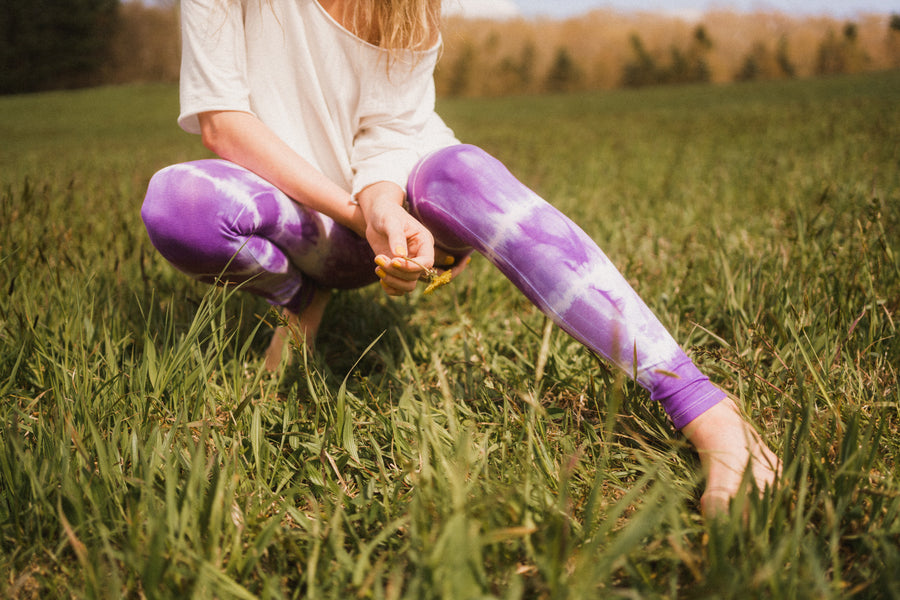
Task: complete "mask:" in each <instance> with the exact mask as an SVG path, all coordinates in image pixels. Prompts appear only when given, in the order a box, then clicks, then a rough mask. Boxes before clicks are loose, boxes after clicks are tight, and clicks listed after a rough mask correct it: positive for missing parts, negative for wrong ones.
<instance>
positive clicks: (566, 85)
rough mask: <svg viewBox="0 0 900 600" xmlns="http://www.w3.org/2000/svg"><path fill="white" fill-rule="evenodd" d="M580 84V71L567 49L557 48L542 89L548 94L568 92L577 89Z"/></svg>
mask: <svg viewBox="0 0 900 600" xmlns="http://www.w3.org/2000/svg"><path fill="white" fill-rule="evenodd" d="M580 82H581V69H579V68H578V65H577V64H575V60H574V59H573V58H572V55H571V54H569V51H568V49H566V48H565V47H562V46H561V47H559V48H558V49H557V50H556V57H555V58H554V59H553V64H552V65H550V69H549V70H548V71H547V77H546V79H545V80H544V87H545V88H546V90H547V91H548V92H569V91H572V90H574V89H576V88H577V87H578V84H579V83H580Z"/></svg>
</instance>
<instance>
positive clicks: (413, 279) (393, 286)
mask: <svg viewBox="0 0 900 600" xmlns="http://www.w3.org/2000/svg"><path fill="white" fill-rule="evenodd" d="M375 275H377V276H378V279H380V280H381V284H382V287H384V288H385V291H394V292H397V293H399V294H408V293H410V292H411V291H413V290H414V289H416V283H418V281H419V277H418V274H410V273H405V274H404V276H403V277H397V276H395V275H392V274H391V273H389V272H388V271H387V270H386V269H383V268H381V267H380V266H379V267H377V268H376V269H375Z"/></svg>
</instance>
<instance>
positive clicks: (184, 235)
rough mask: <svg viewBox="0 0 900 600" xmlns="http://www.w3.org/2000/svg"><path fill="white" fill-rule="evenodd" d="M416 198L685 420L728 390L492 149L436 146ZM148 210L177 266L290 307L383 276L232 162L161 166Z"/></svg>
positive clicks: (447, 245)
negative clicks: (324, 290) (698, 364)
mask: <svg viewBox="0 0 900 600" xmlns="http://www.w3.org/2000/svg"><path fill="white" fill-rule="evenodd" d="M408 196H409V202H410V212H411V213H412V214H413V215H414V216H415V217H416V218H417V219H419V220H420V221H421V222H422V223H423V224H425V226H426V227H428V229H429V230H430V231H431V232H432V233H433V234H434V236H435V240H436V244H437V246H439V247H441V248H442V249H445V250H447V251H448V252H450V253H452V254H454V255H456V256H461V255H464V254H465V253H467V252H469V251H471V249H474V250H477V251H478V252H480V253H481V254H483V255H484V256H485V257H487V259H488V260H490V261H491V262H492V263H493V264H494V265H496V266H497V268H499V269H500V271H501V272H502V273H503V274H504V275H506V276H507V277H508V278H509V279H510V281H512V283H513V284H515V285H516V287H518V288H519V289H520V290H522V292H523V293H524V294H525V295H526V297H528V299H529V300H531V301H532V302H533V303H534V304H535V305H536V306H537V307H538V308H539V309H540V310H541V311H543V312H544V313H545V314H547V315H548V316H549V317H550V318H551V319H552V320H553V321H554V322H555V323H556V324H557V325H559V327H561V328H562V329H563V330H564V331H566V332H568V333H569V334H570V335H572V336H573V337H574V338H575V339H577V340H579V341H580V342H582V343H583V344H585V345H586V346H587V347H589V348H590V349H591V350H593V351H595V352H597V353H598V354H600V355H601V356H603V357H605V358H606V359H607V360H609V361H611V362H612V363H614V364H615V365H617V366H618V367H619V368H621V369H623V370H624V371H625V372H626V373H627V374H628V375H629V376H632V377H634V378H635V380H636V381H637V382H638V383H639V384H640V385H641V386H643V387H644V388H645V389H647V390H648V391H649V392H650V395H651V398H652V399H654V400H658V401H659V402H661V403H662V406H663V408H664V409H665V411H666V413H667V414H668V415H669V416H670V417H671V419H672V421H673V423H674V424H675V426H676V427H678V428H681V427H683V426H684V425H686V424H687V423H689V422H690V421H692V420H693V419H695V418H696V417H698V416H699V415H701V414H702V413H703V412H705V411H706V410H707V409H709V408H711V407H712V406H713V405H715V404H716V403H718V402H719V401H720V400H722V399H723V398H724V397H725V394H724V393H723V392H722V391H721V390H719V389H718V388H717V387H715V386H714V385H712V384H711V383H710V382H709V380H708V378H707V377H705V376H704V375H703V374H702V373H700V371H699V370H698V369H697V368H696V366H694V364H693V362H692V361H691V360H690V359H689V358H688V357H687V355H686V354H685V353H684V351H683V350H682V349H681V347H680V346H679V345H678V344H677V343H676V342H675V340H674V339H673V338H672V336H671V335H669V333H668V332H667V331H666V330H665V328H664V327H663V326H662V324H661V323H660V322H659V320H658V319H657V318H656V316H655V315H653V313H652V312H651V311H650V309H649V308H648V307H647V306H646V304H644V302H643V301H642V300H641V299H640V297H639V296H638V295H637V294H636V293H635V291H634V290H633V289H632V288H631V286H630V285H629V284H628V282H627V281H626V280H625V278H624V277H622V275H621V274H620V273H619V271H618V270H617V269H616V268H615V266H614V265H613V264H612V262H611V261H610V260H609V259H608V258H607V257H606V255H605V254H604V253H603V251H602V250H600V248H599V247H598V246H597V244H596V243H594V241H593V240H592V239H591V238H590V237H589V236H588V235H587V234H586V233H585V232H584V231H583V230H582V229H581V228H579V227H578V226H577V225H575V224H574V223H573V222H572V221H571V220H570V219H568V218H567V217H566V216H565V215H563V214H562V213H561V212H559V211H558V210H557V209H555V208H554V207H553V206H551V205H550V204H548V203H547V202H545V201H544V200H543V199H541V198H540V197H539V196H538V195H537V194H535V193H534V192H533V191H531V190H530V189H528V188H527V187H526V186H524V185H523V184H522V183H520V182H519V181H518V180H517V179H516V178H515V177H513V175H512V174H511V173H510V172H509V171H508V170H507V169H506V167H504V166H503V164H501V163H500V162H499V161H497V160H496V159H495V158H493V157H491V156H489V155H488V154H487V153H485V152H484V151H483V150H481V149H479V148H476V147H474V146H469V145H455V146H450V147H448V148H444V149H442V150H438V151H436V152H434V153H432V154H430V155H428V156H426V157H425V158H424V159H422V160H421V161H420V162H419V163H418V164H417V165H416V167H415V169H414V170H413V172H412V174H411V175H410V178H409V184H408ZM141 214H142V217H143V218H144V222H145V224H146V226H147V230H148V233H149V234H150V239H151V241H152V242H153V244H154V246H156V248H157V249H158V250H159V251H160V253H161V254H162V255H163V256H164V257H165V258H166V259H167V260H169V261H170V262H171V263H172V264H173V265H175V266H176V267H177V268H178V269H180V270H182V271H184V272H186V273H188V274H190V275H192V276H193V277H196V278H198V279H201V280H203V281H207V282H211V283H213V282H218V281H223V282H230V283H238V282H240V283H244V284H245V289H247V290H249V291H252V292H254V293H256V294H259V295H261V296H263V297H265V298H266V299H268V300H269V301H270V302H271V303H273V304H276V305H281V306H286V307H288V308H290V309H291V310H294V311H299V310H301V309H302V308H303V307H305V306H306V303H307V302H309V299H310V298H311V296H312V291H313V290H314V288H315V287H317V286H318V287H323V288H354V287H361V286H364V285H368V284H370V283H373V282H375V281H376V280H377V277H376V276H375V274H374V267H373V260H374V254H373V253H372V250H371V249H370V248H369V246H368V244H367V243H366V241H365V240H363V239H361V238H360V237H359V236H357V235H356V234H355V233H353V232H352V231H350V230H349V229H347V228H345V227H343V226H341V225H338V224H336V223H335V222H334V221H332V220H331V219H330V218H328V217H326V216H324V215H322V214H320V213H317V212H315V211H312V210H310V209H308V208H305V207H303V206H302V205H300V204H298V203H296V202H293V201H292V200H291V199H290V198H288V197H287V196H286V195H285V194H283V193H282V192H280V191H279V190H278V189H276V188H275V187H274V186H272V185H271V184H270V183H268V182H266V181H265V180H263V179H261V178H260V177H258V176H256V175H254V174H253V173H251V172H249V171H247V170H246V169H243V168H241V167H239V166H237V165H234V164H232V163H229V162H227V161H223V160H204V161H196V162H192V163H185V164H181V165H174V166H172V167H168V168H166V169H163V170H162V171H160V172H159V173H157V174H156V175H155V176H154V177H153V179H152V180H151V182H150V187H149V189H148V192H147V197H146V198H145V200H144V205H143V208H142V211H141ZM220 276H221V278H220Z"/></svg>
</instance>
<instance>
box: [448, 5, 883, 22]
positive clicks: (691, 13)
mask: <svg viewBox="0 0 900 600" xmlns="http://www.w3.org/2000/svg"><path fill="white" fill-rule="evenodd" d="M603 9H610V10H614V11H618V12H626V13H640V12H649V13H657V14H666V15H671V16H674V17H679V18H682V19H685V20H699V19H701V18H702V17H703V15H705V14H706V13H708V12H713V11H719V10H727V11H734V12H741V13H753V12H782V13H786V14H790V15H795V16H799V17H812V16H825V17H833V18H854V17H857V16H860V15H863V14H885V15H887V14H892V13H897V12H900V7H897V6H896V5H893V4H892V3H891V2H890V1H889V0H847V1H845V2H833V1H829V0H791V1H789V2H778V3H773V2H765V1H759V0H730V1H728V2H721V1H718V0H669V1H666V2H662V1H661V0H566V1H565V2H545V1H544V0H446V1H445V2H444V10H445V12H446V13H447V14H451V15H458V16H463V17H469V18H486V19H501V20H502V19H512V18H525V19H536V18H550V19H567V18H573V17H578V16H580V15H583V14H586V13H588V12H591V11H594V10H603Z"/></svg>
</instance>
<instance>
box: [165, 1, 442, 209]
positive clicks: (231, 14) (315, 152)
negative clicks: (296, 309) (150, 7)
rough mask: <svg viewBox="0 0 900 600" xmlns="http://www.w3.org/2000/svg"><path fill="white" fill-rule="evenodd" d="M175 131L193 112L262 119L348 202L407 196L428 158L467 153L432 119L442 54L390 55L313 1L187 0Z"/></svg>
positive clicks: (194, 126)
mask: <svg viewBox="0 0 900 600" xmlns="http://www.w3.org/2000/svg"><path fill="white" fill-rule="evenodd" d="M181 15H182V35H183V50H182V65H181V115H180V116H179V118H178V123H179V125H180V126H181V127H182V128H183V129H184V130H185V131H187V132H189V133H200V124H199V121H198V119H197V114H198V113H201V112H205V111H210V110H238V111H244V112H248V113H251V114H253V115H256V116H257V117H258V118H259V119H260V120H261V121H262V122H263V123H265V124H266V125H268V126H269V128H271V129H272V130H273V131H274V132H275V133H276V134H277V135H278V136H280V137H281V138H282V139H283V140H284V141H285V142H286V143H287V144H288V145H289V146H290V147H291V148H292V149H293V150H295V151H296V152H297V153H298V154H300V156H302V157H303V158H305V159H306V160H308V161H309V162H310V163H312V164H313V165H315V166H316V167H317V168H318V169H319V170H320V171H322V172H323V173H324V174H325V175H326V176H328V177H329V178H330V179H332V180H333V181H334V182H336V183H337V184H339V185H341V186H342V187H344V189H346V190H347V191H349V192H351V193H352V194H354V195H355V194H357V193H358V192H359V191H360V190H362V189H363V188H365V187H366V186H368V185H371V184H373V183H376V182H378V181H391V182H394V183H396V184H397V185H399V186H400V187H402V188H403V189H406V180H407V177H408V175H409V173H410V172H411V171H412V168H413V166H414V165H415V163H416V162H417V161H418V160H419V159H420V158H421V157H422V156H424V155H425V154H427V153H429V152H431V151H433V150H436V149H439V148H443V147H446V146H450V145H453V144H457V143H459V142H458V140H456V138H455V137H454V136H453V132H452V131H450V129H449V128H448V127H447V126H446V125H445V124H444V123H443V121H441V119H440V117H438V115H437V114H436V113H435V112H434V101H435V93H434V78H433V71H434V66H435V63H436V62H437V57H438V54H439V51H440V44H439V43H438V44H436V45H435V46H434V47H433V48H431V49H430V50H426V51H423V52H412V51H409V52H402V53H397V54H395V56H394V57H393V62H392V63H390V64H391V66H390V71H388V62H387V61H388V60H389V58H390V56H389V54H388V53H387V52H386V51H385V50H383V49H381V48H378V47H377V46H374V45H372V44H369V43H367V42H365V41H363V40H361V39H360V38H358V37H356V36H355V35H353V34H352V33H350V32H349V31H347V30H346V29H344V28H343V27H342V26H341V25H340V24H339V23H338V22H337V21H335V20H334V19H333V18H332V17H331V15H329V14H328V13H327V12H326V11H325V9H324V8H322V6H321V5H320V4H319V3H318V1H317V0H272V1H266V0H182V2H181Z"/></svg>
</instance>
